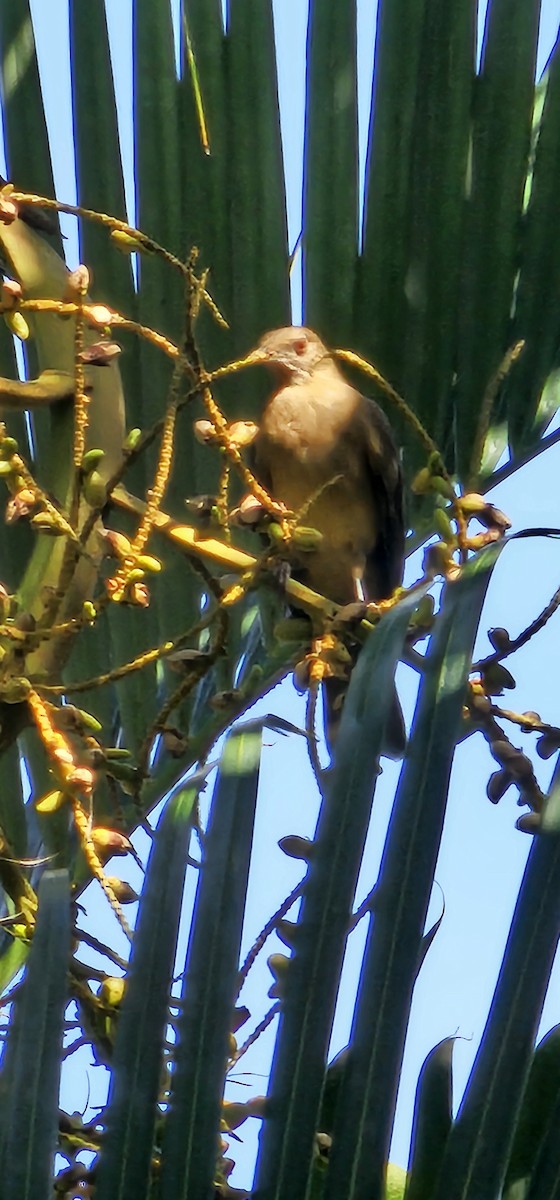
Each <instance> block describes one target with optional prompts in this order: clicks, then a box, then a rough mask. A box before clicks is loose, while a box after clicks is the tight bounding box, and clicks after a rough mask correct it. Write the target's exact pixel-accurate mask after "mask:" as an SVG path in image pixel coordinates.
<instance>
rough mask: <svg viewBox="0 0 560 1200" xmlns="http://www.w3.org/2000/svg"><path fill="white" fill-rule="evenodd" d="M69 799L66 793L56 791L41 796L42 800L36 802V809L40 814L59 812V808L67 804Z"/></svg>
mask: <svg viewBox="0 0 560 1200" xmlns="http://www.w3.org/2000/svg"><path fill="white" fill-rule="evenodd" d="M67 799H68V797H67V796H66V795H65V793H64V792H61V791H59V790H58V789H55V790H54V791H52V792H47V794H46V796H41V799H40V800H36V801H35V808H36V810H37V812H40V813H53V812H57V810H58V809H59V808H61V807H62V805H63V804H64V803H65V802H66V800H67Z"/></svg>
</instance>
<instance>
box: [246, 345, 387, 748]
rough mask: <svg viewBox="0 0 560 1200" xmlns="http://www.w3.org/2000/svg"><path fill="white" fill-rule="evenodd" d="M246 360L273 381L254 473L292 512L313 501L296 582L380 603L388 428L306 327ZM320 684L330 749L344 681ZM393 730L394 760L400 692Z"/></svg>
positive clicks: (340, 600) (339, 599) (341, 597)
mask: <svg viewBox="0 0 560 1200" xmlns="http://www.w3.org/2000/svg"><path fill="white" fill-rule="evenodd" d="M252 357H253V361H260V362H262V363H263V364H265V365H266V366H267V367H269V368H270V369H271V370H272V371H273V373H274V375H275V377H276V380H277V389H276V391H275V392H274V393H273V394H272V396H271V397H270V399H269V400H268V402H267V404H266V406H265V409H264V413H263V416H262V420H261V423H260V426H259V432H258V434H257V436H256V438H255V441H254V443H253V447H252V451H253V455H252V457H253V469H254V471H255V474H256V476H257V478H258V479H259V480H260V481H261V483H262V484H263V486H264V487H266V489H267V490H268V491H269V492H270V494H271V495H272V496H273V497H274V498H275V499H276V500H280V501H282V502H283V503H284V504H285V505H286V507H287V508H288V509H291V510H292V511H294V512H298V511H299V510H301V509H304V510H305V506H306V505H307V504H308V503H309V501H310V500H311V498H312V497H315V498H314V499H313V500H312V502H311V504H310V506H309V508H308V510H307V512H306V516H305V524H306V525H308V526H311V527H313V528H314V529H317V530H318V531H319V533H320V534H321V535H322V539H321V542H320V544H319V546H318V548H317V549H316V550H314V551H313V553H310V554H306V555H305V556H304V555H302V556H301V559H299V560H297V561H296V563H295V569H294V572H293V573H294V577H295V578H297V579H299V580H300V581H301V582H302V583H305V584H307V585H308V586H309V587H311V588H313V589H314V590H315V591H317V592H320V593H321V594H322V595H324V596H326V597H328V598H329V599H330V600H333V601H335V603H337V604H340V605H346V604H348V603H351V602H352V601H355V600H360V599H362V600H366V601H376V600H383V599H386V598H387V597H388V596H390V595H391V594H392V592H393V591H394V590H395V588H396V587H398V586H399V584H400V583H401V581H402V574H403V562H404V520H403V488H402V474H401V467H400V460H399V453H398V449H397V446H396V444H395V441H394V438H393V434H392V432H391V428H390V425H389V422H388V421H387V419H386V417H385V415H384V414H383V412H382V411H381V409H380V408H379V407H378V405H377V404H375V403H374V401H373V400H369V399H367V397H365V396H362V395H361V394H360V392H358V391H357V390H356V389H355V388H354V387H352V385H351V384H350V383H348V381H347V380H346V379H345V377H344V375H343V374H342V371H341V370H340V369H339V367H338V365H337V362H336V360H335V359H334V358H333V357H332V356H331V354H330V353H329V351H328V350H327V348H326V346H325V345H324V344H323V342H322V341H321V339H320V338H319V337H318V336H317V334H316V333H314V332H313V331H312V330H311V329H306V328H304V327H301V328H300V327H295V326H290V327H288V328H286V329H276V330H274V331H273V332H271V333H267V334H266V335H265V336H264V337H263V338H262V339H261V341H260V342H259V345H258V347H257V349H256V351H255V352H254V356H252ZM325 685H326V733H327V741H328V742H329V745H330V746H332V742H333V740H334V738H335V737H336V731H337V726H338V723H339V721H340V708H341V704H342V699H343V696H344V693H345V691H346V687H347V683H346V682H345V681H344V680H341V679H339V678H335V677H333V678H330V679H327V680H326V681H325ZM389 726H390V727H389V729H388V730H387V735H386V739H387V745H386V752H387V753H390V754H392V756H394V757H399V756H401V755H402V754H403V752H404V746H405V733H404V723H403V718H402V713H401V710H400V706H399V703H398V700H397V697H396V694H395V699H394V704H393V711H392V714H391V716H390V721H389Z"/></svg>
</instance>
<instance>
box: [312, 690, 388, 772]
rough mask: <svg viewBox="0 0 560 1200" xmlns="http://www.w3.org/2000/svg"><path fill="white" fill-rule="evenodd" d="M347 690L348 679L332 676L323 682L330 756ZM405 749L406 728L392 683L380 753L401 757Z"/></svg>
mask: <svg viewBox="0 0 560 1200" xmlns="http://www.w3.org/2000/svg"><path fill="white" fill-rule="evenodd" d="M347 691H348V680H346V679H338V678H336V677H335V676H333V677H332V678H331V679H325V681H324V683H323V709H324V723H325V739H326V742H327V747H328V750H329V754H330V756H331V758H332V757H333V752H334V748H335V746H336V739H337V737H338V732H339V729H340V722H341V718H342V709H343V706H344V699H345V696H346V692H347ZM405 750H406V729H405V724H404V717H403V711H402V708H401V705H400V701H399V698H398V695H397V690H396V688H395V685H394V684H393V696H392V699H391V706H390V709H389V715H388V718H387V725H386V728H385V736H384V739H383V745H382V749H381V753H382V754H385V755H386V757H387V758H395V759H399V758H403V757H404V753H405Z"/></svg>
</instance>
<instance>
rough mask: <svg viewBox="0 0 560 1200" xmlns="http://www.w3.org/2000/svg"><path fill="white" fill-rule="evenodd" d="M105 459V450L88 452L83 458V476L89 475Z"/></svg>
mask: <svg viewBox="0 0 560 1200" xmlns="http://www.w3.org/2000/svg"><path fill="white" fill-rule="evenodd" d="M104 458H105V451H104V450H87V451H86V453H85V454H84V457H83V458H82V474H83V475H89V474H90V473H91V472H92V471H94V470H95V468H96V467H98V466H99V464H100V462H103V459H104Z"/></svg>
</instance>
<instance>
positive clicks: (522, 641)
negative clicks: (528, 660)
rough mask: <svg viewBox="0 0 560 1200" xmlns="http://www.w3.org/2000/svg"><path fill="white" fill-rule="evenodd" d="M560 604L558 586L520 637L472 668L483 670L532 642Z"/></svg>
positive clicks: (481, 659)
mask: <svg viewBox="0 0 560 1200" xmlns="http://www.w3.org/2000/svg"><path fill="white" fill-rule="evenodd" d="M559 606H560V588H557V590H556V591H555V593H554V595H553V597H552V599H551V600H549V602H548V604H547V605H546V608H543V610H542V612H541V613H539V615H538V617H535V620H534V621H531V624H530V625H528V626H527V628H526V629H524V630H523V631H522V633H520V634H519V635H518V637H516V638H514V639H513V640H512V641H510V642H508V644H507V646H506V647H505V648H504V649H503V650H495V651H494V653H493V654H489V655H488V657H487V658H480V659H479V660H478V662H475V663H473V665H472V670H473V671H483V670H484V668H485V667H489V666H490V665H491V664H492V663H498V662H502V660H503V659H504V658H509V655H510V654H514V653H515V651H516V650H519V649H520V648H521V646H525V645H526V644H527V642H530V640H531V638H532V637H534V635H535V634H536V633H539V632H540V630H541V629H544V626H545V625H546V623H547V621H549V620H550V618H551V617H552V616H554V613H555V612H556V609H557V608H558V607H559Z"/></svg>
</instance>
